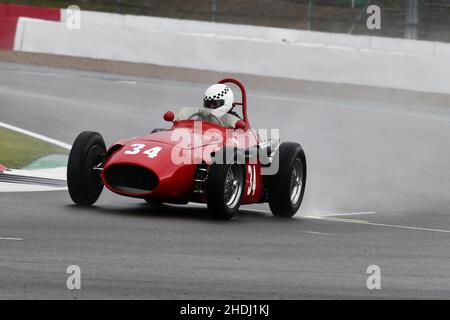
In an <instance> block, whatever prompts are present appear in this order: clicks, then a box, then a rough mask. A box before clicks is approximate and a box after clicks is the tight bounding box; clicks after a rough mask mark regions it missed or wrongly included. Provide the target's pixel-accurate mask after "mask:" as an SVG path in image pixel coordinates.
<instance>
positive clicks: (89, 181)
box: [67, 131, 106, 206]
mask: <svg viewBox="0 0 450 320" xmlns="http://www.w3.org/2000/svg"><path fill="white" fill-rule="evenodd" d="M105 156H106V147H105V142H104V140H103V138H102V136H101V135H100V134H99V133H97V132H91V131H84V132H82V133H80V135H79V136H78V137H77V138H76V140H75V142H74V143H73V146H72V149H71V150H70V154H69V161H68V164H67V186H68V188H69V194H70V197H71V198H72V200H73V202H75V203H76V204H78V205H81V206H90V205H92V204H94V203H95V201H97V199H98V197H99V196H100V193H101V192H102V190H103V183H102V180H101V177H100V173H99V170H98V168H99V166H100V165H102V164H103V163H104V161H105Z"/></svg>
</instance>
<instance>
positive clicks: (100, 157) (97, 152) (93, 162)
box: [86, 145, 105, 187]
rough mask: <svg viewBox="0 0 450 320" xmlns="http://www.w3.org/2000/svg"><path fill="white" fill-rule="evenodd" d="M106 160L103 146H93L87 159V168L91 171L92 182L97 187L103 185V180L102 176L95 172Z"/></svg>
mask: <svg viewBox="0 0 450 320" xmlns="http://www.w3.org/2000/svg"><path fill="white" fill-rule="evenodd" d="M104 159H105V151H104V150H103V148H102V147H101V146H98V145H96V146H93V147H92V149H91V150H90V151H89V153H88V156H87V159H86V168H87V170H89V171H88V172H89V176H90V179H91V181H92V182H93V183H94V184H95V186H96V187H99V186H101V185H102V180H101V177H100V174H99V173H98V172H96V171H95V170H94V168H96V167H97V166H98V165H100V164H101V163H102V162H103V161H104Z"/></svg>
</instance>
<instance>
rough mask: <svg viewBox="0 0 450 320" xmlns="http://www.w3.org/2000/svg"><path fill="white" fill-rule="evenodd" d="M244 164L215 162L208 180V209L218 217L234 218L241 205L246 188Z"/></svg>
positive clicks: (223, 218) (222, 218)
mask: <svg viewBox="0 0 450 320" xmlns="http://www.w3.org/2000/svg"><path fill="white" fill-rule="evenodd" d="M244 180H245V178H244V166H243V165H239V164H236V163H234V164H213V165H212V166H211V167H210V169H209V172H208V180H207V181H206V198H207V205H208V210H209V212H210V213H211V214H212V216H214V217H215V218H217V219H221V220H229V219H231V218H233V216H234V215H235V214H236V212H237V211H238V210H239V206H240V205H241V199H242V195H243V192H242V190H243V189H244V182H245V181H244Z"/></svg>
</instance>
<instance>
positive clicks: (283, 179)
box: [267, 142, 306, 218]
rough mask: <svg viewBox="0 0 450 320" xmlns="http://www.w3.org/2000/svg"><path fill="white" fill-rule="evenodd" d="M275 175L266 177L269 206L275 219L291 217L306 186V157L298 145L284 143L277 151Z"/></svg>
mask: <svg viewBox="0 0 450 320" xmlns="http://www.w3.org/2000/svg"><path fill="white" fill-rule="evenodd" d="M277 153H278V157H277V155H275V158H274V159H275V160H274V161H277V159H278V162H277V163H275V162H274V164H273V165H277V164H278V165H279V166H278V172H277V173H276V174H275V175H272V176H268V177H267V187H268V196H269V206H270V211H272V214H273V215H274V216H277V217H285V218H290V217H292V216H293V215H294V214H295V213H296V212H297V211H298V209H299V208H300V205H301V203H302V200H303V194H304V193H305V186H306V157H305V153H304V151H303V149H302V147H301V146H300V145H299V144H298V143H293V142H284V143H282V144H281V145H280V147H279V148H278V150H277Z"/></svg>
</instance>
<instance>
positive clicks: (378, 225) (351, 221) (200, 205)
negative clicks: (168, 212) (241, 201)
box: [189, 203, 450, 234]
mask: <svg viewBox="0 0 450 320" xmlns="http://www.w3.org/2000/svg"><path fill="white" fill-rule="evenodd" d="M189 205H193V206H196V207H206V206H205V205H202V204H197V203H189ZM242 210H244V211H251V212H259V213H271V212H270V211H268V210H257V209H245V208H242ZM374 213H375V212H373V211H367V212H353V213H350V212H349V213H335V214H330V215H326V216H302V217H300V218H303V219H316V220H325V221H334V222H344V223H356V224H364V225H369V226H377V227H388V228H398V229H407V230H418V231H430V232H440V233H450V230H442V229H433V228H423V227H410V226H401V225H395V224H387V223H376V222H370V221H366V220H357V219H344V218H334V217H335V216H349V215H363V214H374ZM303 232H305V233H311V234H327V233H323V232H316V231H303Z"/></svg>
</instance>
